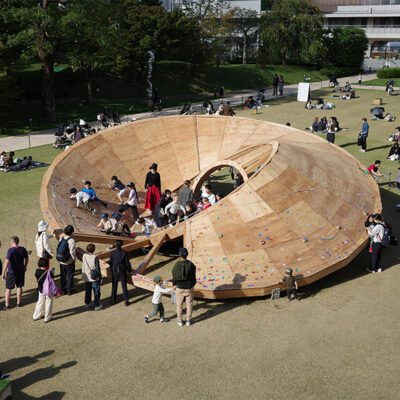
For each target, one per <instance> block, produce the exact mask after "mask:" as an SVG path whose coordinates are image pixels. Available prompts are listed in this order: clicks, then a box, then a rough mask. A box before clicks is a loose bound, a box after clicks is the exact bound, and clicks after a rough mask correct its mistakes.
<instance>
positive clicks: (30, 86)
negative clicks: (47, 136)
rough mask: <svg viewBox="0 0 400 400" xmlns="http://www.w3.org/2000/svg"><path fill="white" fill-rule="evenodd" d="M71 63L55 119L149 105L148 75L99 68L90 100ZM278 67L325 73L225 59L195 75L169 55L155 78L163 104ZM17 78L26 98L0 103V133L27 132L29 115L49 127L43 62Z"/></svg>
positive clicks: (266, 81)
mask: <svg viewBox="0 0 400 400" xmlns="http://www.w3.org/2000/svg"><path fill="white" fill-rule="evenodd" d="M67 67H68V66H66V65H61V66H59V72H56V73H55V80H56V94H57V108H56V110H57V123H65V122H68V121H71V120H77V119H79V118H84V119H85V120H88V121H93V120H94V119H95V118H96V115H97V114H98V113H99V112H100V111H102V110H103V109H104V108H105V107H106V108H107V110H108V111H117V112H119V113H120V114H121V115H122V114H133V113H139V112H143V111H148V110H149V106H148V104H147V101H146V99H147V97H146V90H145V89H146V79H145V77H143V79H141V80H140V82H135V81H133V80H132V79H117V78H115V77H111V76H110V75H109V74H107V73H103V72H101V71H100V72H98V73H97V75H96V76H95V79H94V82H93V88H94V101H93V103H91V104H87V103H85V102H84V101H83V100H82V99H83V78H82V76H81V75H80V74H79V73H73V72H72V71H71V70H70V69H69V68H67ZM275 73H278V74H283V76H284V79H285V82H286V83H287V84H291V83H297V82H299V81H301V80H303V78H304V75H307V77H308V78H310V80H311V81H319V80H324V79H326V76H324V75H322V74H321V73H320V72H318V71H312V70H310V69H309V68H308V69H307V68H305V67H299V66H288V65H286V66H282V65H278V66H276V65H269V66H267V67H265V68H262V67H259V66H257V65H252V64H249V65H222V66H220V67H219V68H217V67H212V66H209V67H204V68H202V70H201V71H197V72H196V73H195V74H194V75H193V71H191V70H190V69H189V67H188V64H187V63H182V62H172V61H169V62H159V63H156V64H155V66H154V82H153V83H154V88H158V89H159V92H160V95H161V96H162V98H163V107H171V106H176V105H181V104H183V103H185V102H194V101H201V100H203V99H206V98H210V97H212V96H213V94H214V92H215V89H216V88H219V86H220V85H223V86H224V87H225V89H226V92H232V91H238V90H243V89H256V88H260V87H268V86H271V83H272V77H273V75H274V74H275ZM18 81H19V85H20V87H21V89H22V93H23V97H24V98H25V101H20V102H10V103H7V104H0V135H15V134H19V133H26V132H28V129H29V122H28V120H29V119H30V118H31V119H32V128H33V130H34V131H36V130H41V129H49V128H51V127H52V126H51V125H50V126H49V123H48V122H46V121H44V120H43V118H42V111H41V103H40V90H41V89H40V88H41V76H40V69H39V65H32V66H30V67H29V68H27V69H24V70H22V71H20V72H19V74H18ZM54 125H55V124H54Z"/></svg>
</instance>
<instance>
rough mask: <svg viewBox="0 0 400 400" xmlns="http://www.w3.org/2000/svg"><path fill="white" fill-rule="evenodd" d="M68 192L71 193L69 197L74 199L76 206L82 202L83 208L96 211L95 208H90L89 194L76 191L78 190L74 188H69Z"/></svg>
mask: <svg viewBox="0 0 400 400" xmlns="http://www.w3.org/2000/svg"><path fill="white" fill-rule="evenodd" d="M69 193H70V195H71V196H70V198H71V199H76V208H79V206H80V205H81V204H82V207H83V209H85V210H87V211H91V212H93V213H95V212H96V210H95V209H93V208H91V207H90V205H89V200H90V196H89V195H88V194H87V193H85V192H78V190H76V189H75V188H72V189H70V191H69Z"/></svg>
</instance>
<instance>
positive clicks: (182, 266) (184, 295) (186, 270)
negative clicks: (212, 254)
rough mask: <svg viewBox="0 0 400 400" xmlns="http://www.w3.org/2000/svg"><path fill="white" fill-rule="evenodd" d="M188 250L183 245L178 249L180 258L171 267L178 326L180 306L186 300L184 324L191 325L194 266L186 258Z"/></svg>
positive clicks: (181, 322)
mask: <svg viewBox="0 0 400 400" xmlns="http://www.w3.org/2000/svg"><path fill="white" fill-rule="evenodd" d="M188 254H189V253H188V250H187V249H186V248H184V247H182V248H180V249H179V256H180V260H178V261H177V262H176V263H175V265H174V267H173V268H172V282H173V285H174V286H176V313H177V316H178V321H177V324H178V326H183V321H182V314H183V310H182V308H183V307H182V306H183V301H186V326H190V325H191V319H192V309H193V299H194V286H195V285H196V266H195V265H194V264H193V263H192V262H191V261H189V260H188V259H187V257H188Z"/></svg>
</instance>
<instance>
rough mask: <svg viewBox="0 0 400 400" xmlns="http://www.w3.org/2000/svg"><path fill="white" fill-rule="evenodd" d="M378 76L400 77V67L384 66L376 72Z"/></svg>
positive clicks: (386, 77)
mask: <svg viewBox="0 0 400 400" xmlns="http://www.w3.org/2000/svg"><path fill="white" fill-rule="evenodd" d="M377 75H378V78H383V79H388V78H400V68H385V69H380V70H379V71H378V72H377Z"/></svg>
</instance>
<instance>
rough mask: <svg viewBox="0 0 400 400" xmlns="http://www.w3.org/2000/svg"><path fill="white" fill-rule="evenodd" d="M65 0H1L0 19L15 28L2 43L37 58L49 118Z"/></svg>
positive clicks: (53, 114)
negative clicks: (40, 69)
mask: <svg viewBox="0 0 400 400" xmlns="http://www.w3.org/2000/svg"><path fill="white" fill-rule="evenodd" d="M67 3H68V0H37V1H31V2H27V1H26V0H3V2H2V4H1V9H0V15H1V18H2V22H3V23H6V24H8V25H12V26H13V27H14V30H13V31H12V32H10V33H9V34H8V35H7V38H6V43H5V45H6V46H7V47H9V48H18V49H20V56H21V57H22V58H24V59H28V58H30V59H31V60H32V61H35V60H38V61H39V62H40V64H41V68H42V104H43V112H44V116H45V118H46V119H47V120H49V121H54V120H55V117H56V108H55V85H54V71H53V69H54V62H55V59H56V56H57V52H58V47H59V40H60V36H61V31H60V29H59V28H60V18H61V17H62V16H63V14H64V12H65V11H66V4H67Z"/></svg>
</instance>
